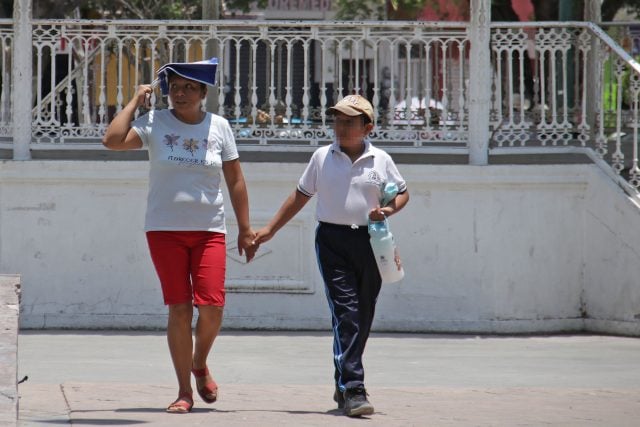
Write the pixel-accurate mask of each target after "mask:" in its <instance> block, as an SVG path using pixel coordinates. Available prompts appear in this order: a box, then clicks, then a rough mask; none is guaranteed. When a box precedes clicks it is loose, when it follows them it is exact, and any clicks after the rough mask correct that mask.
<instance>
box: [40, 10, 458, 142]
mask: <svg viewBox="0 0 640 427" xmlns="http://www.w3.org/2000/svg"><path fill="white" fill-rule="evenodd" d="M33 48H34V56H35V64H36V65H35V70H34V73H36V74H37V75H38V76H40V78H38V79H36V88H35V93H34V96H35V107H34V109H33V129H34V141H35V142H36V143H53V144H67V143H70V142H87V141H92V140H96V139H98V138H99V137H100V135H101V134H102V132H103V131H104V128H105V126H106V124H107V123H108V122H109V120H110V118H111V117H112V116H113V114H115V113H117V112H118V111H119V110H120V109H121V108H122V106H123V104H124V103H126V102H127V101H128V99H129V98H130V96H131V95H132V94H133V91H134V88H135V86H136V85H137V84H139V83H142V82H150V81H151V80H153V73H154V70H156V69H157V68H158V67H159V65H161V64H162V63H164V62H168V61H187V60H188V61H191V60H200V59H203V58H204V57H207V56H212V55H215V56H218V57H219V58H220V62H221V66H220V69H219V71H218V81H219V87H218V88H215V89H213V90H212V91H211V92H212V93H211V94H210V98H212V99H210V100H209V103H210V104H212V105H213V109H214V111H216V112H217V113H219V114H220V115H222V116H224V117H226V118H228V119H229V120H230V121H231V123H232V125H233V129H234V131H235V133H236V137H237V139H238V141H239V143H241V144H246V145H258V146H262V147H263V148H264V147H266V146H270V145H276V144H280V145H281V144H282V143H285V144H293V145H307V146H315V145H318V144H320V143H325V142H328V141H330V139H331V137H332V136H331V132H332V130H331V125H330V123H328V122H327V120H328V119H327V116H326V114H325V110H326V108H327V107H328V106H330V105H332V104H333V103H334V102H335V101H336V100H338V99H340V98H341V97H342V96H344V95H346V94H349V93H362V94H365V95H366V96H367V97H368V98H369V99H371V100H372V102H373V104H374V105H376V107H377V109H376V111H377V125H378V126H377V130H376V131H375V134H374V135H372V138H373V139H374V140H377V141H381V142H383V143H384V144H393V145H400V146H413V147H421V146H426V145H434V144H447V145H453V146H462V147H464V146H465V141H466V139H467V138H466V130H465V113H464V112H465V109H466V108H467V106H466V103H465V84H466V81H467V80H468V74H467V73H468V66H467V52H468V40H467V36H466V29H465V27H464V26H463V25H460V24H458V25H456V24H452V25H449V26H447V27H445V26H442V25H434V24H433V23H429V24H427V23H389V24H387V23H384V24H383V23H373V22H371V23H359V25H357V26H354V25H353V24H352V23H344V22H341V23H326V22H322V23H319V22H272V21H270V22H257V23H256V22H236V21H223V22H221V23H216V24H207V23H202V24H200V23H194V22H153V21H145V22H141V21H135V22H133V21H110V22H97V21H90V22H89V21H84V22H82V21H34V22H33ZM52 88H54V89H53V90H52ZM425 100H426V101H425ZM164 102H165V101H164V100H162V99H158V100H157V103H158V104H156V105H160V106H164V104H163V103H164Z"/></svg>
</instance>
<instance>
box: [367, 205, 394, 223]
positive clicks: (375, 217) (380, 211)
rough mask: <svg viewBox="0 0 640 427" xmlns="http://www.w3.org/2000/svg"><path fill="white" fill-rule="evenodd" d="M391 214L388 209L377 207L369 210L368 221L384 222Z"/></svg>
mask: <svg viewBox="0 0 640 427" xmlns="http://www.w3.org/2000/svg"><path fill="white" fill-rule="evenodd" d="M392 213H393V212H391V211H390V209H389V208H388V207H384V208H381V207H379V206H378V207H377V208H374V209H371V210H370V211H369V219H370V220H371V221H384V220H385V218H386V217H388V216H389V215H391V214H392Z"/></svg>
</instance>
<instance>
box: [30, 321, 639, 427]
mask: <svg viewBox="0 0 640 427" xmlns="http://www.w3.org/2000/svg"><path fill="white" fill-rule="evenodd" d="M364 362H365V369H366V385H367V389H368V391H369V393H370V400H371V402H372V403H373V405H374V406H375V408H376V413H375V414H374V415H372V416H371V417H366V418H362V419H349V418H346V417H344V416H342V414H341V413H340V411H338V410H337V409H336V408H335V404H334V402H333V401H332V399H331V396H332V391H333V387H332V377H333V367H332V355H331V336H330V335H329V334H328V333H308V332H307V333H305V332H282V333H279V332H223V333H222V334H221V335H220V337H218V339H217V340H216V343H215V345H214V350H213V352H212V354H211V356H210V358H209V366H210V369H211V371H212V373H213V375H214V377H215V378H216V381H217V382H218V384H219V386H220V394H221V398H220V400H219V401H218V402H216V403H215V404H213V405H206V404H204V403H203V402H201V401H200V400H199V398H198V397H197V396H196V397H195V401H196V406H195V407H194V411H193V412H192V413H191V414H187V415H169V414H166V413H165V412H164V407H165V406H166V405H167V404H168V403H170V402H171V401H172V400H173V399H174V398H175V396H176V393H177V390H176V385H175V378H174V374H173V369H172V367H171V363H170V359H169V354H168V350H167V346H166V339H165V336H164V333H160V332H159V333H137V332H136V333H133V332H132V333H128V332H75V331H66V332H28V331H27V332H21V333H20V336H19V342H18V376H19V378H22V377H23V376H25V375H27V376H28V377H29V379H28V380H27V381H26V382H24V383H22V384H20V385H19V395H20V402H19V418H20V421H19V425H25V426H27V425H52V424H68V423H71V424H73V425H135V424H149V425H200V424H210V423H216V424H217V425H223V426H254V425H255V426H294V425H296V426H298V425H303V426H304V425H309V426H320V425H363V423H364V424H366V425H371V426H373V425H376V426H378V425H380V426H541V425H557V426H638V425H640V339H637V338H625V337H609V336H594V335H565V336H520V337H476V336H443V335H425V334H416V335H412V334H373V335H372V337H371V338H370V340H369V344H368V347H367V351H366V353H365V361H364Z"/></svg>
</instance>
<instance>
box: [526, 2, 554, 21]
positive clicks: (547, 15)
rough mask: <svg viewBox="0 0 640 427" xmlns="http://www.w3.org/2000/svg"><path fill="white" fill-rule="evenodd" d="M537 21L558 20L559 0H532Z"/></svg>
mask: <svg viewBox="0 0 640 427" xmlns="http://www.w3.org/2000/svg"><path fill="white" fill-rule="evenodd" d="M531 3H532V4H533V11H534V12H533V14H534V16H535V19H536V21H557V20H558V13H559V11H558V2H557V1H549V0H531Z"/></svg>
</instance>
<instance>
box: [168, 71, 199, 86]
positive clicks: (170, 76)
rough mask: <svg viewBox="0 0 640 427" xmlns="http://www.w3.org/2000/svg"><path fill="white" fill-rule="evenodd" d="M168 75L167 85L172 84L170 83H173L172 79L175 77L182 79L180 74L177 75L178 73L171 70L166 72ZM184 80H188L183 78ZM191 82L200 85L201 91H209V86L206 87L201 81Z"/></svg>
mask: <svg viewBox="0 0 640 427" xmlns="http://www.w3.org/2000/svg"><path fill="white" fill-rule="evenodd" d="M166 73H167V83H170V82H171V79H172V78H174V77H175V76H178V77H182V76H181V75H180V74H178V73H176V72H175V71H173V70H169V69H167V70H166ZM182 78H186V77H182ZM187 80H191V79H187ZM191 81H194V82H196V83H198V84H200V89H202V90H205V89H207V85H205V84H204V83H202V82H199V81H197V80H191Z"/></svg>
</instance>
